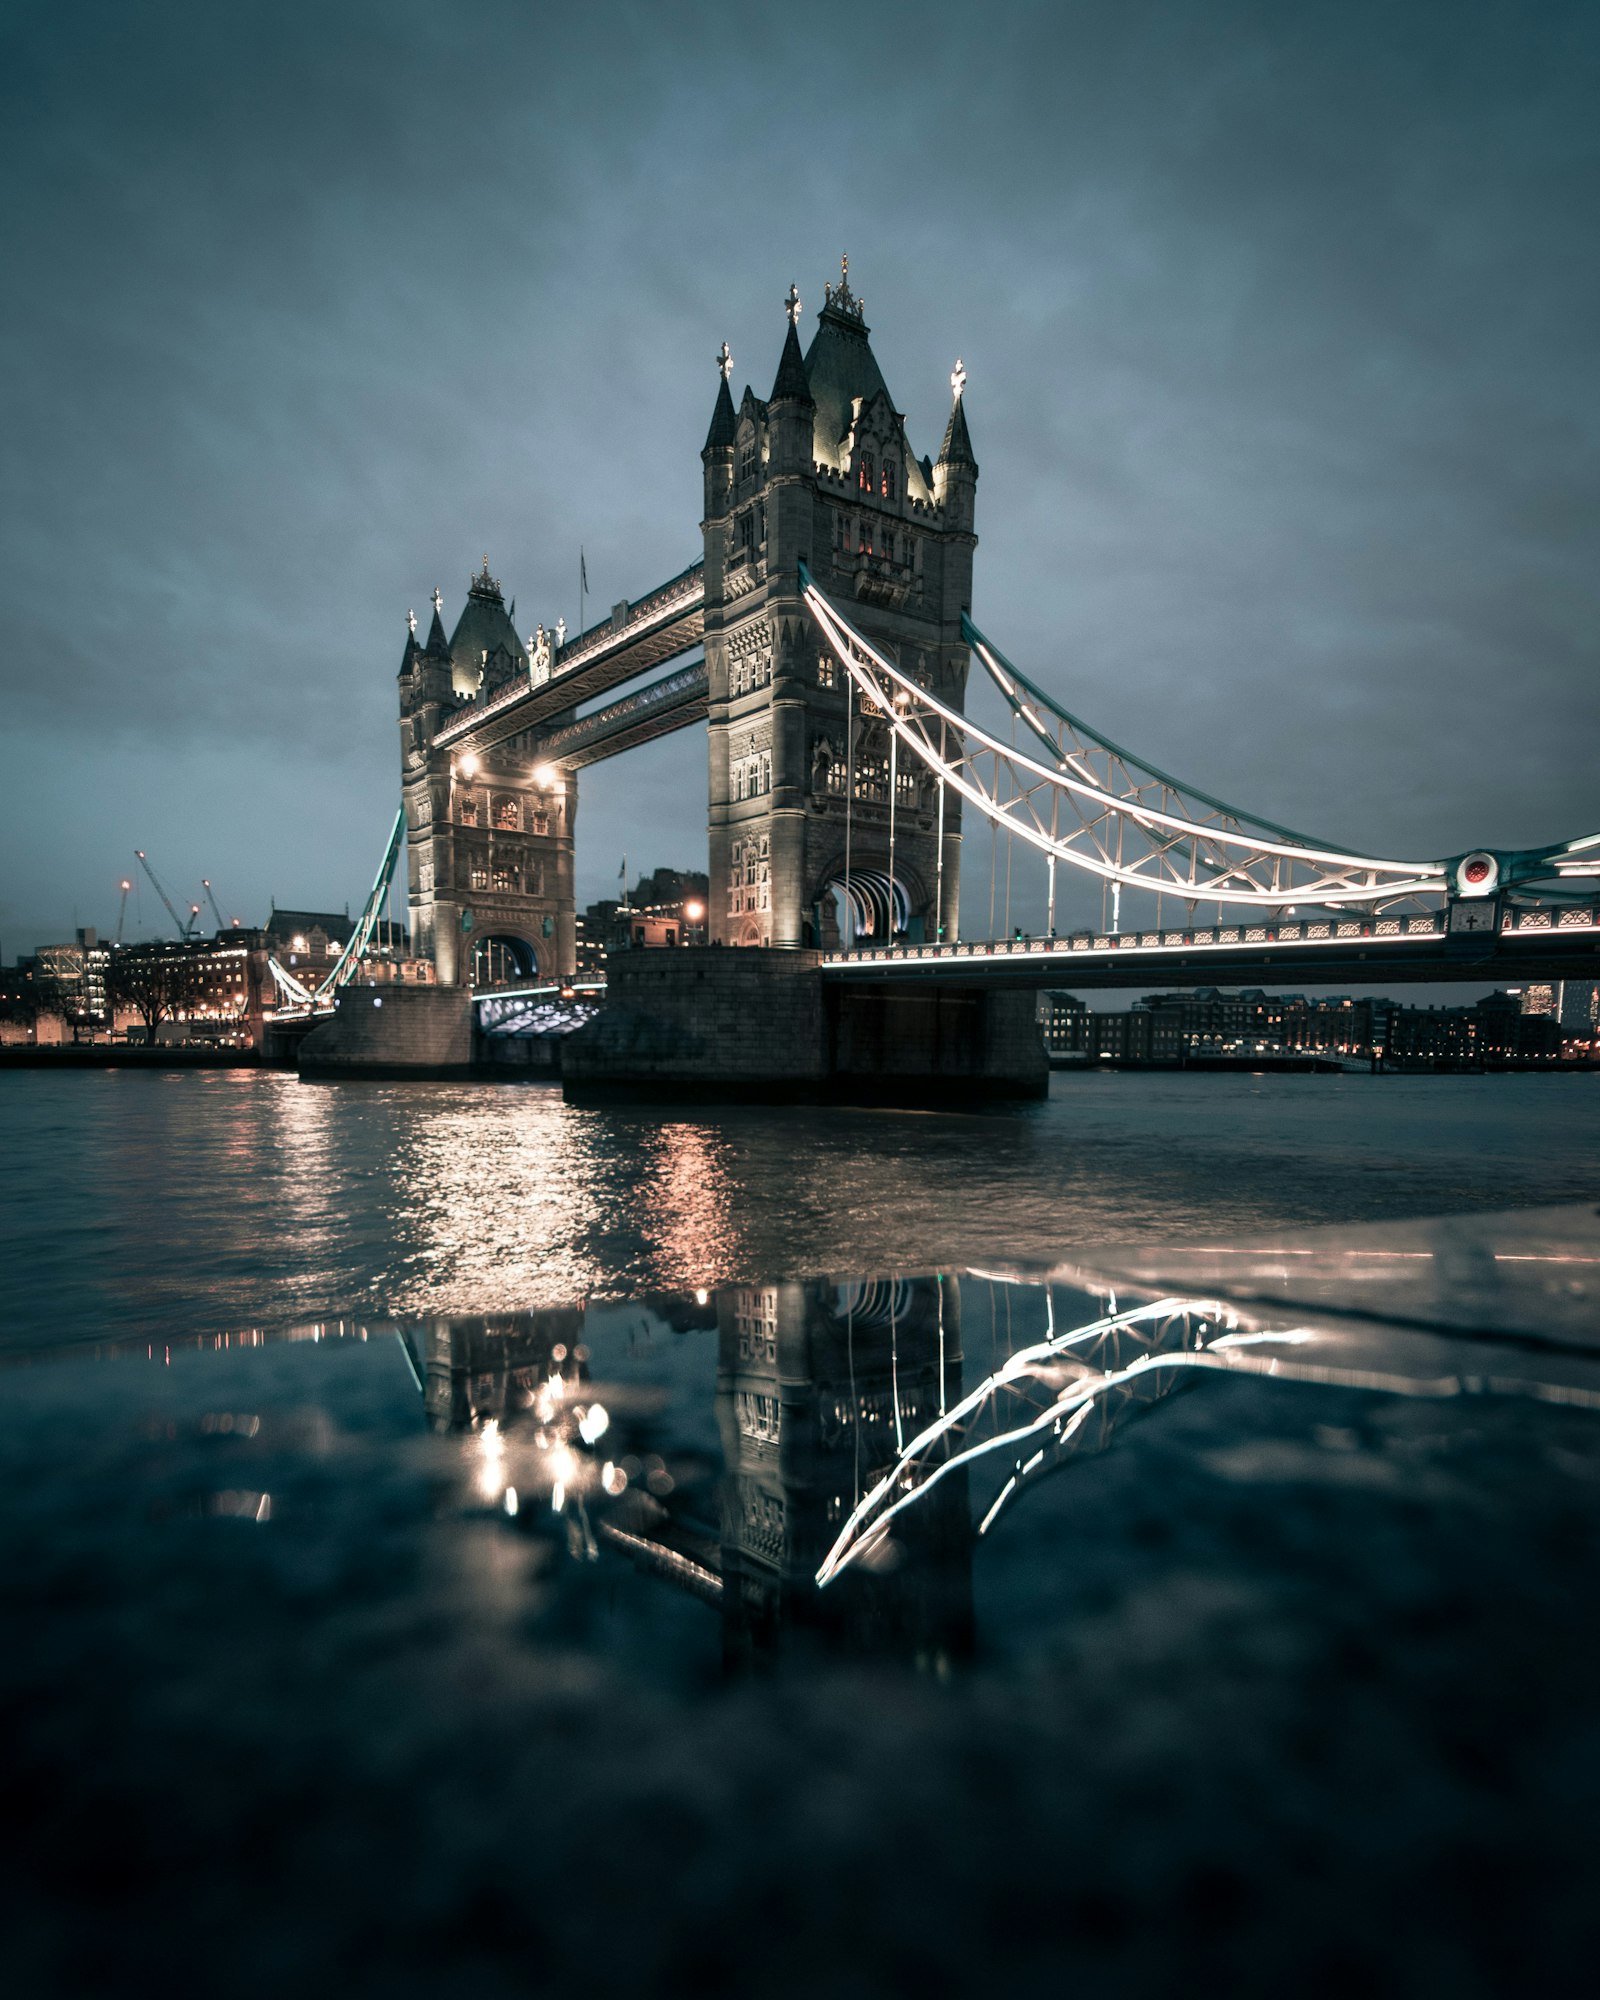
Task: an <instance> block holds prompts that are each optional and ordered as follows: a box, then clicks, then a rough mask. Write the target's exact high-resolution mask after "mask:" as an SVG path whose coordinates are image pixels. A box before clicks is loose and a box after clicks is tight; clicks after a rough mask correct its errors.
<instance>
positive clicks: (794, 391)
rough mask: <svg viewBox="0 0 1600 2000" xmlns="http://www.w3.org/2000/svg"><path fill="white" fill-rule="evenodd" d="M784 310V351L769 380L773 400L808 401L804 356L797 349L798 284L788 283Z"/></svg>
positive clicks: (809, 388)
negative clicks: (787, 322) (773, 375)
mask: <svg viewBox="0 0 1600 2000" xmlns="http://www.w3.org/2000/svg"><path fill="white" fill-rule="evenodd" d="M783 307H784V311H785V312H786V313H787V314H788V316H789V324H788V326H787V328H786V329H785V331H784V336H783V354H782V357H781V358H780V360H779V362H778V373H777V376H776V378H775V379H774V381H773V384H772V394H771V396H770V397H768V399H767V400H768V401H769V402H772V403H781V402H791V403H809V402H810V401H811V382H810V379H809V378H808V376H807V375H806V363H805V356H804V355H803V354H802V353H801V352H800V288H799V286H798V285H791V286H790V287H789V295H788V297H787V298H786V299H785V300H784V302H783Z"/></svg>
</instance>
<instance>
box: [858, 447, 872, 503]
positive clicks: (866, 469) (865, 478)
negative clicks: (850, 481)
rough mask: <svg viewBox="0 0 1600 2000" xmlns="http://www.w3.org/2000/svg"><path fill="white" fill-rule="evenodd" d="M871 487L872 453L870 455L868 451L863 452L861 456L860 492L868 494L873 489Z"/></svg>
mask: <svg viewBox="0 0 1600 2000" xmlns="http://www.w3.org/2000/svg"><path fill="white" fill-rule="evenodd" d="M873 485H874V481H873V477H872V453H871V452H870V451H864V452H863V453H862V454H861V490H862V492H863V493H870V492H871V491H872V489H873Z"/></svg>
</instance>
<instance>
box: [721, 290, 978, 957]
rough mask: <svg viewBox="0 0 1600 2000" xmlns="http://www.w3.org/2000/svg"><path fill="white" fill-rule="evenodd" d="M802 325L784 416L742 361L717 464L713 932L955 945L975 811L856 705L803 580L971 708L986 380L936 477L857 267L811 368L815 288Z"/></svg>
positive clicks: (928, 681)
mask: <svg viewBox="0 0 1600 2000" xmlns="http://www.w3.org/2000/svg"><path fill="white" fill-rule="evenodd" d="M788 314H789V325H788V329H787V332H786V334H785V337H784V344H783V354H782V358H781V359H780V361H779V363H778V372H777V376H776V379H775V380H774V382H773V385H772V392H771V394H770V395H769V396H768V397H767V399H766V401H765V402H763V401H762V400H761V399H760V398H759V397H757V396H756V395H755V394H754V393H753V392H752V391H751V390H750V389H749V388H746V390H745V392H744V397H743V400H742V401H741V402H740V404H739V406H738V407H737V409H736V408H735V407H734V402H733V397H732V395H731V393H730V390H729V383H728V375H729V370H730V366H731V362H730V358H729V355H728V351H727V348H726V345H724V347H723V350H722V355H721V368H722V381H721V383H720V385H719V387H718V390H717V400H716V406H715V409H714V410H713V412H712V418H711V428H710V432H709V434H708V435H707V438H706V443H705V449H704V451H703V452H702V454H701V458H702V461H703V463H704V466H705V520H704V523H703V531H704V536H705V647H706V664H707V668H708V673H709V681H710V727H709V737H710V744H709V749H710V820H709V834H710V875H711V896H710V904H711V908H710V913H709V925H710V934H711V937H712V939H713V940H720V941H721V942H723V943H726V944H765V945H814V946H823V947H827V946H833V945H835V944H838V943H840V942H843V941H844V939H843V938H841V930H843V931H845V932H847V933H848V934H849V935H850V936H852V937H854V938H865V937H867V936H872V937H877V938H880V939H884V940H885V941H887V935H888V934H890V933H901V932H903V933H905V934H906V935H908V936H909V937H910V938H912V939H917V938H927V939H929V940H932V939H933V938H934V937H935V935H936V934H937V933H938V932H939V931H940V930H941V929H942V932H943V935H944V936H945V937H946V938H947V939H949V938H953V937H955V936H956V934H957V927H958V923H959V914H960V901H959V895H960V854H961V818H960V804H959V801H958V800H957V798H956V797H955V796H954V794H953V793H949V792H948V791H947V792H946V794H945V796H944V797H943V799H942V800H941V799H940V797H939V796H938V791H939V788H938V786H937V784H936V783H935V781H934V780H933V779H932V778H931V777H929V776H928V775H927V774H926V773H925V772H924V771H923V770H922V769H921V767H920V766H918V767H916V768H913V764H912V760H909V759H907V758H905V757H900V756H896V755H894V754H892V751H891V743H890V737H891V732H890V730H889V728H888V725H887V722H886V720H885V718H884V717H883V716H882V715H881V714H877V713H873V714H865V713H863V711H862V707H861V704H860V702H859V701H857V700H855V699H854V697H853V696H851V695H850V694H849V693H848V691H847V689H846V687H845V686H844V685H843V681H844V675H843V673H842V670H840V669H838V668H837V667H836V665H835V664H834V662H833V661H832V660H831V659H830V658H829V657H828V655H827V654H826V651H825V649H824V648H823V646H822V644H821V641H820V638H819V635H818V633H817V631H816V628H815V626H814V624H813V623H812V621H811V619H810V617H809V615H808V614H807V612H806V609H805V605H804V602H803V600H802V598H801V595H800V584H799V565H800V564H801V563H802V562H803V563H805V564H806V565H807V566H808V568H809V569H810V571H811V573H812V575H813V576H814V577H815V578H816V580H817V582H818V584H819V585H820V586H821V588H822V589H823V590H825V591H826V592H827V593H828V594H829V595H830V596H831V597H833V598H834V599H835V600H836V601H840V602H843V603H845V604H848V605H849V606H850V607H851V616H852V617H853V618H854V619H855V620H856V621H857V622H858V623H859V625H860V626H861V628H862V630H863V631H864V632H865V633H866V634H867V635H868V636H869V637H870V638H871V639H872V641H873V643H874V644H876V645H877V646H879V647H881V648H882V649H883V650H884V651H885V652H887V653H888V654H889V655H890V656H891V658H893V659H895V660H896V661H897V662H898V663H899V664H900V665H901V666H902V667H905V668H908V669H909V670H910V671H911V672H913V673H914V674H915V675H916V676H917V677H918V679H920V680H921V681H922V682H923V684H924V685H925V686H928V687H930V688H932V689H934V690H935V691H936V692H937V693H938V694H939V695H940V696H942V697H943V699H944V700H946V701H947V702H949V703H951V704H952V705H953V706H955V707H957V708H959V707H961V706H962V704H963V699H964V696H965V691H966V678H967V648H966V646H965V645H964V644H963V642H962V638H961V614H962V612H963V610H966V609H968V608H969V607H970V605H971V600H972V552H973V550H974V549H975V548H976V547H977V536H976V534H975V533H974V532H973V515H974V503H975V499H976V490H977V479H978V467H977V462H976V461H975V459H974V458H973V455H972V444H971V440H970V438H969V436H968V432H967V420H966V414H965V410H964V407H963V400H962V391H963V387H964V384H965V376H964V374H963V373H962V370H961V367H960V364H959V363H957V366H956V372H955V374H954V375H953V376H952V377H951V383H952V388H953V392H954V393H953V399H952V402H951V409H950V419H949V423H948V425H947V426H946V429H945V436H944V444H943V447H942V449H941V451H940V453H939V458H938V461H937V463H934V462H932V461H930V460H929V459H927V458H922V459H920V460H919V459H918V458H917V457H916V456H915V455H914V454H913V452H912V449H911V446H910V443H909V441H908V439H907V436H906V428H905V419H904V417H903V416H902V415H901V413H900V412H899V411H898V410H897V409H896V408H895V405H894V402H893V399H892V398H891V396H890V394H889V391H888V388H887V387H886V385H885V383H884V379H883V376H882V374H881V373H880V372H879V368H878V364H877V361H876V359H875V358H874V356H873V352H872V346H871V340H870V329H869V328H868V326H867V322H866V316H865V312H864V307H863V302H862V300H860V299H859V298H857V297H855V296H854V294H853V293H852V292H851V290H850V283H849V266H848V263H845V264H844V265H843V266H842V268H841V272H840V278H839V282H838V284H837V285H829V286H827V287H826V288H825V301H824V304H823V308H822V311H821V312H820V313H819V314H818V316H817V330H816V333H815V334H814V336H813V337H812V341H811V345H810V347H809V348H808V349H807V350H806V352H805V353H804V354H802V353H801V349H800V337H799V319H800V300H799V295H798V294H797V292H796V291H795V289H794V287H793V286H791V287H790V291H789V299H788ZM891 767H893V769H892V779H891ZM891 782H892V783H893V787H894V801H893V809H892V811H891V802H890V789H891ZM852 784H853V787H854V798H853V800H851V801H850V805H849V814H848V818H849V827H848V839H847V829H846V817H847V815H846V803H847V791H848V790H849V788H850V786H851V785H852ZM941 823H942V828H943V834H942V841H941V836H940V827H941ZM847 846H848V849H849V852H848V854H847V852H846V849H847ZM891 846H892V848H893V856H892V868H891V852H890V850H891ZM941 849H942V851H941ZM847 873H848V879H849V894H848V897H847V896H846V894H845V883H846V877H847Z"/></svg>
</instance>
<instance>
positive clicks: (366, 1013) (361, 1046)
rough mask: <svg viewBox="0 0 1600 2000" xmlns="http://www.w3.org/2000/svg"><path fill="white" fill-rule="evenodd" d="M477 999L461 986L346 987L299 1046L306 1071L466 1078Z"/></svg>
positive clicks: (313, 1072)
mask: <svg viewBox="0 0 1600 2000" xmlns="http://www.w3.org/2000/svg"><path fill="white" fill-rule="evenodd" d="M471 1068H472V1003H471V1000H470V998H469V996H468V994H467V992H466V989H465V988H464V987H459V986H453V987H452V986H385V987H384V988H383V989H382V990H381V991H379V990H378V989H377V988H375V987H371V986H347V987H345V988H344V989H343V991H342V992H341V993H340V995H339V1000H338V1006H337V1009H336V1011H335V1013H334V1015H333V1018H332V1019H331V1020H329V1021H325V1022H323V1023H322V1025H321V1026H320V1027H316V1028H313V1029H312V1030H311V1032H310V1034H308V1035H307V1036H306V1038H305V1040H304V1041H303V1042H302V1043H301V1045H300V1072H301V1074H302V1075H303V1076H416V1077H424V1076H431V1077H438V1076H466V1075H468V1074H469V1073H470V1071H471Z"/></svg>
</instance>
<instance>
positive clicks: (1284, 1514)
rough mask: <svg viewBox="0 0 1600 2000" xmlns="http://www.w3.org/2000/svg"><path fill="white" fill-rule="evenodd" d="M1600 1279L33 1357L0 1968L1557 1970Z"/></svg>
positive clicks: (1357, 1985) (6, 1438) (812, 1977)
mask: <svg viewBox="0 0 1600 2000" xmlns="http://www.w3.org/2000/svg"><path fill="white" fill-rule="evenodd" d="M1597 1288H1600V1220H1597V1218H1596V1215H1595V1212H1594V1210H1593V1209H1592V1208H1590V1207H1587V1206H1586V1207H1580V1208H1568V1209H1563V1210H1544V1211H1538V1210H1529V1211H1523V1212H1521V1213H1520V1214H1516V1215H1512V1216H1509V1217H1498V1218H1497V1217H1477V1218H1474V1219H1472V1220H1471V1221H1462V1222H1457V1223H1450V1224H1438V1225H1434V1224H1417V1223H1409V1224H1395V1225H1391V1226H1389V1227H1378V1228H1365V1229H1350V1230H1344V1231H1339V1232H1308V1233H1305V1234H1292V1233H1291V1234H1280V1235H1279V1236H1276V1237H1274V1238H1272V1239H1270V1240H1268V1239H1262V1240H1261V1241H1259V1242H1253V1243H1252V1242H1247V1241H1243V1240H1239V1241H1231V1240H1222V1241H1215V1242H1211V1243H1205V1244H1200V1243H1198V1242H1197V1243H1193V1244H1191V1245H1190V1246H1188V1247H1187V1248H1184V1249H1181V1250H1177V1251H1173V1252H1163V1251H1159V1250H1153V1249H1151V1248H1149V1247H1148V1246H1140V1247H1139V1248H1138V1249H1137V1250H1134V1251H1130V1252H1127V1253H1119V1252H1117V1251H1115V1250H1108V1251H1106V1252H1105V1253H1104V1254H1103V1255H1098V1256H1094V1257H1091V1258H1087V1259H1084V1260H1081V1261H1074V1263H1073V1264H1072V1265H1071V1266H1070V1267H1068V1266H1063V1267H1062V1268H1061V1269H1059V1270H1056V1271H1054V1272H1051V1273H1048V1274H1046V1273H1044V1272H1033V1273H1025V1274H1019V1273H1016V1272H1009V1273H996V1272H983V1271H974V1270H972V1269H970V1268H969V1269H966V1270H960V1271H947V1272H944V1273H935V1272H929V1273H923V1274H918V1275H914V1276H901V1277H887V1278H881V1279H874V1280H859V1279H856V1280H850V1279H847V1280H837V1279H821V1278H808V1279H806V1280H804V1281H796V1282H793V1283H777V1284H770V1285H744V1286H730V1287H724V1288H721V1289H711V1290H706V1291H702V1292H699V1293H682V1294H676V1293H675V1294H661V1295H656V1296H652V1297H648V1298H643V1299H640V1300H637V1301H633V1302H623V1303H617V1302H608V1303H590V1304H588V1305H573V1306H571V1307H550V1308H547V1309H544V1310H541V1311H538V1312H528V1313H522V1314H515V1313H505V1314H499V1315H497V1316H494V1317H488V1318H485V1317H472V1316H458V1317H454V1318H436V1319H427V1320H407V1321H392V1320H391V1321H381V1322H380V1321H371V1322H360V1323H358V1322H354V1321H345V1322H342V1323H339V1322H335V1323H332V1324H329V1325H325V1326H321V1327H305V1328H300V1329H297V1330H296V1331H295V1334H294V1335H293V1336H292V1337H272V1338H269V1337H267V1336H265V1335H259V1336H258V1335H252V1334H248V1333H247V1334H245V1335H238V1334H232V1335H229V1336H226V1337H223V1336H218V1337H217V1338H216V1339H214V1340H212V1339H201V1338H193V1337H191V1338H189V1339H187V1340H185V1341H182V1342H177V1343H174V1344H173V1345H172V1346H171V1347H170V1348H168V1347H166V1346H164V1345H163V1346H158V1345H156V1344H154V1343H152V1342H150V1341H148V1340H144V1341H124V1342H121V1343H112V1344H108V1345H105V1346H101V1347H95V1346H93V1345H84V1344H81V1343H80V1344H79V1345H78V1346H77V1347H75V1348H74V1349H73V1350H72V1351H70V1352H66V1351H62V1352H57V1353H49V1352H45V1353H39V1354H35V1355H34V1356H33V1357H32V1358H31V1359H30V1361H29V1362H28V1363H27V1364H26V1365H20V1366H14V1367H11V1368H9V1369H8V1370H7V1371H6V1372H5V1374H4V1376H3V1378H0V1381H3V1391H4V1393H3V1398H0V1512H3V1518H4V1520H5V1522H6V1524H7V1529H8V1534H7V1554H6V1564H5V1570H4V1578H3V1582H0V1629H3V1630H4V1632H5V1634H6V1635H7V1636H6V1641H5V1644H4V1646H3V1647H0V1765H3V1769H4V1773H5V1778H6V1783H5V1792H4V1797H5V1805H4V1812H5V1815H6V1819H7V1821H8V1822H9V1837H8V1842H7V1845H8V1849H9V1854H10V1859H9V1862H8V1866H7V1868H6V1870H5V1871H4V1873H3V1876H0V1904H3V1916H4V1921H5V1934H6V1938H7V1963H8V1981H7V1983H8V1986H9V1987H10V1990H12V1991H16V1992H19V1993H27V1994H34V1993H39V1994H43V1993H50V1994H57V1993H75V1992H85V1993H108V1994H111V1993H125V1992H128V1991H130V1990H133V1989H134V1988H135V1987H137V1986H141V1985H144V1984H147V1983H152V1984H153V1983H156V1982H157V1981H159V1984H160V1986H161V1987H162V1988H163V1989H165V1990H166V1991H169V1992H173V1991H177V1992H183V1991H194V1992H204V1993H221V1992H227V1993H230V1994H251V1995H253V1994H256V1993H261V1994H266V1993H277V1992H281V1991H282V1989H283V1988H284V1987H285V1985H286V1984H293V1985H295V1986H298V1987H299V1988H300V1989H301V1990H303V1991H311V1992H323V1991H328V1992H333V1991H341V1992H345V1991H349V1990H352V1989H354V1990H359V1991H366V1990H374V1991H377V1990H384V1991H387V1992H390V1993H402V1994H411V1993H438V1992H444V1991H449V1992H456V1991H460V1992H470V1993H472V1994H474V1995H478V1996H484V1995H497V1994H501V1993H506V1994H510V1993H526V1992H555V1993H562V1992H569V1991H590V1990H593V1991H613V1990H623V1989H626V1990H630V1991H635V1992H661V1991H669V1990H670V1991H680V1990H681V1991H685V1992H707V1991H730V1992H731V1991H740V1992H749V1991H760V1992H776V1993H785V1994H787V1993H794V1994H801V1993H805V1994H813V1993H817V1992H828V1993H841V1994H861V1995H873V1996H879V1995H883V1994H885V1993H895V1992H908V1991H914V1990H917V1989H918V1988H921V1987H931V1988H940V1989H943V1988H945V1987H947V1986H950V1985H954V1984H960V1985H961V1986H964V1987H966V1988H968V1989H970V1990H989V1988H990V1987H991V1985H992V1984H993V1983H995V1982H998V1981H1002V1980H1004V1981H1012V1980H1016V1979H1030V1980H1033V1981H1036V1982H1038V1983H1040V1984H1041V1985H1043V1984H1044V1983H1046V1982H1048V1984H1049V1985H1050V1986H1051V1987H1052V1988H1061V1987H1068V1988H1076V1989H1078V1990H1087V1991H1108V1992H1109V1991H1116V1992H1120V1993H1141V1992H1167V1991H1172V1990H1174V1989H1175V1988H1176V1987H1177V1986H1178V1985H1179V1984H1180V1982H1181V1983H1182V1984H1183V1986H1184V1987H1185V1988H1189V1987H1192V1986H1194V1985H1195V1983H1196V1982H1203V1983H1211V1984H1216V1985H1220V1986H1222V1987H1223V1989H1224V1990H1230V1991H1232V1992H1237V1993H1256V1992H1261V1993H1266V1992H1269V1991H1270V1992H1274V1993H1282V1992H1284V1991H1286V1990H1287V1991H1292V1992H1297V1993H1300V1992H1313V1993H1322V1992H1327V1993H1333V1992H1341V1993H1343V1992H1349V1991H1351V1990H1360V1991H1362V1992H1364V1993H1368V1994H1373V1993H1376V1994H1387V1993H1395V1994H1400V1993H1405V1994H1412V1993H1417V1992H1422V1991H1448V1992H1451V1993H1454V1994H1468V1995H1470V1994H1477V1993H1509V1992H1528V1991H1538V1990H1545V1989H1549V1990H1567V1989H1569V1988H1570V1987H1571V1986H1573V1985H1574V1983H1575V1982H1576V1981H1577V1980H1578V1979H1579V1978H1582V1979H1584V1980H1585V1982H1586V1981H1587V1978H1588V1973H1587V1970H1586V1968H1587V1966H1588V1964H1589V1962H1590V1959H1591V1957H1592V1953H1593V1950H1594V1947H1595V1945H1596V1943H1597V1942H1600V1920H1597V1916H1596V1907H1597V1906H1596V1899H1595V1897H1594V1895H1593V1891H1592V1885H1591V1881H1590V1876H1591V1873H1592V1866H1591V1862H1592V1854H1593V1843H1594V1826H1595V1820H1596V1811H1597V1808H1600V1704H1597V1701H1596V1695H1595V1684H1596V1661H1597V1658H1600V1647H1597V1641H1600V1617H1597V1613H1596V1604H1597V1601H1600V1594H1597V1585H1600V1315H1597V1313H1596V1312H1595V1309H1594V1307H1595V1298H1596V1292H1597ZM819 1573H820V1574H821V1576H822V1577H823V1578H824V1579H826V1580H825V1581H824V1582H822V1583H820V1584H819V1582H818V1576H819Z"/></svg>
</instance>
